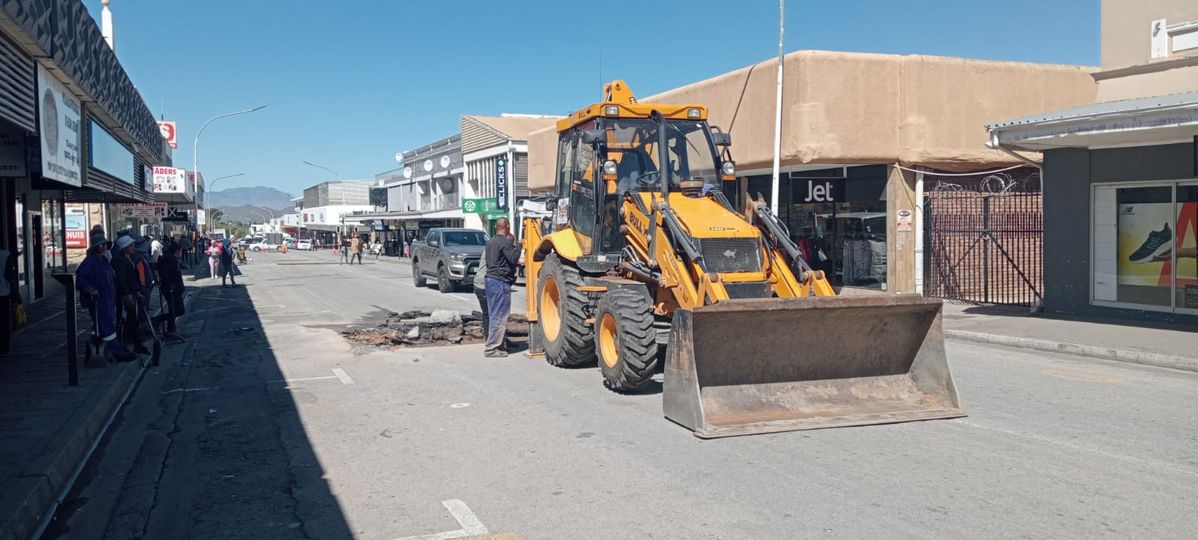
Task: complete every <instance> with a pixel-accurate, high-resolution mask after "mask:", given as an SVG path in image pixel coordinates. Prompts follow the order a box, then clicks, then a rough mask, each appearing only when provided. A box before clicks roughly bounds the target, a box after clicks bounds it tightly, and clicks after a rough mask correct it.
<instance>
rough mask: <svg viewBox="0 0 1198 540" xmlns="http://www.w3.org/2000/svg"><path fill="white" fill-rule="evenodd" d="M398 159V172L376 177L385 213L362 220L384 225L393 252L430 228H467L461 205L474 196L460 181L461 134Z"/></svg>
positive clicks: (461, 165) (407, 152)
mask: <svg viewBox="0 0 1198 540" xmlns="http://www.w3.org/2000/svg"><path fill="white" fill-rule="evenodd" d="M402 157H403V163H402V165H401V167H400V168H399V169H397V170H395V171H389V172H387V173H382V174H381V175H380V176H377V177H376V178H377V179H378V180H379V181H381V182H382V184H383V187H385V188H386V189H387V209H386V211H385V212H383V213H382V214H381V215H380V216H368V217H364V219H382V220H386V221H387V223H388V229H389V232H391V234H389V235H388V236H389V238H390V239H391V240H392V242H394V243H395V244H396V245H397V252H401V251H402V246H399V245H398V244H399V242H401V241H402V242H403V243H405V244H407V243H410V242H412V241H413V240H418V239H422V238H424V234H423V233H424V231H427V230H428V229H430V228H433V227H463V226H467V222H466V220H467V216H466V214H465V213H463V212H462V201H463V198H469V196H470V195H474V194H475V193H476V192H475V191H473V189H470V188H468V187H467V186H466V185H465V182H464V180H463V178H464V176H465V172H466V168H465V165H464V163H463V160H462V137H461V134H454V135H451V136H449V137H444V138H442V139H438V140H436V141H434V142H432V143H429V144H426V145H424V146H421V147H419V148H416V149H413V150H408V151H406V152H403V156H402Z"/></svg>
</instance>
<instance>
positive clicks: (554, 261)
mask: <svg viewBox="0 0 1198 540" xmlns="http://www.w3.org/2000/svg"><path fill="white" fill-rule="evenodd" d="M581 286H582V276H581V275H580V274H579V273H578V270H576V269H574V268H571V267H569V266H566V265H564V264H562V262H561V260H560V259H558V257H557V255H554V254H550V255H549V256H548V257H545V262H544V264H542V265H541V271H540V276H539V280H538V285H537V313H538V314H539V317H540V321H539V323H540V324H538V326H539V327H540V332H541V336H542V337H543V338H544V339H543V342H544V345H545V361H547V362H549V363H550V364H551V365H554V366H557V367H584V366H590V365H593V364H594V363H595V330H594V328H593V327H592V326H591V325H590V324H589V323H587V308H588V307H589V305H590V300H589V299H588V298H587V295H586V293H584V292H582V291H579V290H578V288H579V287H581Z"/></svg>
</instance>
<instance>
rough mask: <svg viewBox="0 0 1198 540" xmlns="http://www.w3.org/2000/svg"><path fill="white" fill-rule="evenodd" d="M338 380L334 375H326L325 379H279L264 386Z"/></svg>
mask: <svg viewBox="0 0 1198 540" xmlns="http://www.w3.org/2000/svg"><path fill="white" fill-rule="evenodd" d="M339 378H340V377H338V376H336V375H328V376H325V377H303V378H300V379H279V380H277V381H269V382H267V383H266V384H276V383H290V382H300V381H322V380H325V379H339Z"/></svg>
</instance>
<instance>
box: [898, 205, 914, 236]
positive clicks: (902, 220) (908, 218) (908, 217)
mask: <svg viewBox="0 0 1198 540" xmlns="http://www.w3.org/2000/svg"><path fill="white" fill-rule="evenodd" d="M914 216H915V214H914V213H913V212H911V211H910V210H899V211H898V218H897V221H896V223H895V230H897V231H899V232H911V230H912V229H914V228H915V225H914V219H913V218H914Z"/></svg>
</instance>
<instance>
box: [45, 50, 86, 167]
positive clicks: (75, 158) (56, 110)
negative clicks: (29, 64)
mask: <svg viewBox="0 0 1198 540" xmlns="http://www.w3.org/2000/svg"><path fill="white" fill-rule="evenodd" d="M37 90H38V92H39V94H38V96H39V99H38V123H39V124H40V125H41V128H42V129H41V132H42V137H41V138H42V177H44V178H49V179H51V180H57V181H59V182H62V183H64V184H70V185H72V186H75V187H80V186H81V185H82V180H81V177H82V169H81V168H80V160H79V157H80V156H79V100H77V99H75V97H74V96H72V95H71V94H70V92H68V91H67V88H66V87H65V86H63V85H62V83H60V82H58V79H55V78H54V76H53V75H51V74H50V72H49V71H46V68H44V67H42V65H41V64H38V65H37Z"/></svg>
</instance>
